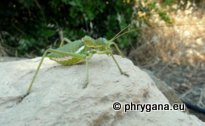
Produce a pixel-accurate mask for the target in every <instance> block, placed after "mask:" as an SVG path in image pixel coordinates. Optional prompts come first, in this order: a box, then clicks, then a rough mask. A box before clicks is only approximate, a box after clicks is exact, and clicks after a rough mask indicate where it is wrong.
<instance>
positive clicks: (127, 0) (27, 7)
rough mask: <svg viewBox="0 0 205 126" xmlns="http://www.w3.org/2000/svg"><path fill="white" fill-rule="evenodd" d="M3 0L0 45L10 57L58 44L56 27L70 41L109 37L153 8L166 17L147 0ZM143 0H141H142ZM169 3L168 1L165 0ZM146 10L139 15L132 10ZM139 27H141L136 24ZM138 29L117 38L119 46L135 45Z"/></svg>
mask: <svg viewBox="0 0 205 126" xmlns="http://www.w3.org/2000/svg"><path fill="white" fill-rule="evenodd" d="M136 1H137V0H106V1H104V0H95V1H93V0H50V1H40V0H9V1H8V0H7V1H6V0H2V1H0V17H1V18H0V27H1V29H0V30H1V31H0V39H1V40H0V46H3V47H4V48H7V49H8V50H9V51H7V53H8V54H9V55H11V56H35V55H42V53H43V52H44V51H45V50H46V49H47V48H49V47H57V46H58V45H59V44H60V42H59V40H58V39H59V34H58V32H59V30H63V33H64V36H65V37H67V38H69V39H70V40H76V39H80V38H82V37H83V36H84V35H89V36H92V37H94V38H98V37H105V38H107V39H111V37H113V36H114V35H115V34H116V33H117V32H119V31H120V30H122V29H123V28H124V27H126V26H127V25H129V24H131V23H132V20H142V21H144V20H145V19H146V20H147V18H149V14H151V12H153V10H155V12H157V13H158V14H159V16H160V17H161V18H162V20H165V21H167V22H170V18H169V16H168V15H167V14H166V12H165V11H162V10H161V9H159V8H158V7H157V6H156V2H152V1H151V2H150V1H149V0H142V1H141V2H139V1H137V2H136ZM143 1H144V2H143ZM165 2H168V3H169V4H170V2H172V1H170V0H166V1H165ZM136 4H137V5H138V8H139V9H140V10H138V12H139V11H140V12H141V13H145V14H146V15H145V16H139V15H138V13H135V11H136V8H134V6H136ZM135 27H137V28H139V27H140V26H135ZM138 36H139V32H133V33H131V34H127V35H126V36H123V37H122V38H120V39H118V44H119V46H120V48H122V49H129V48H130V47H131V46H132V45H133V44H136V42H137V38H138Z"/></svg>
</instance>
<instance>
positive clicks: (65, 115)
mask: <svg viewBox="0 0 205 126" xmlns="http://www.w3.org/2000/svg"><path fill="white" fill-rule="evenodd" d="M116 58H117V61H118V62H119V64H120V66H121V67H122V69H123V70H124V71H125V72H127V73H128V74H129V75H130V77H126V76H123V75H121V74H120V73H119V71H118V69H117V67H116V65H115V64H114V62H113V61H112V58H111V57H108V56H106V55H95V56H94V57H93V58H92V59H91V60H90V61H89V66H90V67H89V84H88V87H87V88H86V89H82V87H83V85H84V82H85V64H81V65H74V66H61V65H58V64H57V63H55V62H53V61H51V60H48V59H45V62H44V63H43V65H42V68H41V70H40V73H39V75H38V77H37V79H36V81H35V83H34V86H33V90H32V93H31V94H30V95H28V96H27V97H26V98H25V99H24V100H23V101H22V102H21V103H19V104H16V101H15V98H16V97H18V96H19V95H22V94H23V93H25V91H26V89H27V87H28V84H29V82H30V80H31V78H32V76H33V74H34V71H35V69H36V66H37V64H38V63H39V60H40V58H35V59H32V60H20V61H14V62H1V63H0V125H1V126H142V125H146V126H204V125H205V123H203V122H202V121H200V120H199V119H198V118H196V117H195V116H193V115H189V114H187V113H185V112H181V111H151V112H139V111H132V112H131V111H129V112H126V113H125V112H123V110H120V111H114V110H113V108H112V105H113V103H114V102H115V101H119V102H120V103H122V105H123V104H125V103H130V102H133V103H168V100H167V99H166V97H165V96H164V95H163V94H162V93H161V92H160V91H159V90H158V89H157V87H156V86H155V84H154V82H153V81H152V80H151V78H150V77H149V76H148V75H147V74H146V73H145V72H143V71H141V70H140V69H139V68H138V67H136V66H134V65H133V63H132V62H131V61H129V60H127V59H125V58H121V57H119V56H116ZM122 108H123V107H122Z"/></svg>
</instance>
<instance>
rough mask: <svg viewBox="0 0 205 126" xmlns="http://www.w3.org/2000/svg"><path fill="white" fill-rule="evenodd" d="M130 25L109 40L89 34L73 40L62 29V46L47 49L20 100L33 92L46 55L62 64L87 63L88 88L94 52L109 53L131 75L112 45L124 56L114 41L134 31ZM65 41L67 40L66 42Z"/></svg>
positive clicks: (118, 66) (120, 70)
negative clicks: (121, 63)
mask: <svg viewBox="0 0 205 126" xmlns="http://www.w3.org/2000/svg"><path fill="white" fill-rule="evenodd" d="M128 28H129V25H128V26H127V27H126V28H124V29H122V30H121V31H120V32H119V33H117V34H116V35H115V36H114V37H113V38H112V39H110V40H107V39H105V38H98V39H93V38H91V37H89V36H84V37H83V38H82V39H80V40H76V41H73V42H71V41H70V40H69V39H67V38H64V37H63V33H62V31H60V32H59V33H60V34H59V35H60V41H61V43H60V47H59V48H57V49H47V50H46V51H45V52H44V54H43V56H42V58H41V60H40V63H39V64H38V67H37V70H36V71H35V73H34V75H33V78H32V80H31V82H30V84H29V87H28V89H27V92H26V93H25V94H24V95H22V96H21V98H20V100H19V102H21V101H22V100H23V99H24V98H25V97H26V96H28V95H29V94H30V93H31V90H32V86H33V84H34V81H35V79H36V77H37V75H38V72H39V70H40V67H41V65H42V63H43V61H44V59H45V57H48V58H50V59H51V60H54V61H56V62H57V63H59V64H61V65H68V66H71V65H76V64H80V63H85V64H86V80H85V84H84V86H83V88H86V87H87V86H88V83H89V75H88V60H89V59H90V58H91V57H92V56H93V55H94V54H107V55H109V56H111V57H112V59H113V60H114V62H115V64H116V66H117V68H118V69H119V72H120V73H121V74H122V75H124V76H127V77H129V75H128V74H127V73H125V72H124V71H123V70H122V69H121V67H120V65H119V64H118V62H117V60H116V59H115V57H114V56H113V50H112V47H115V48H116V50H117V52H118V53H119V54H120V55H121V56H123V54H122V52H121V51H120V49H119V48H118V46H117V44H116V43H115V42H114V40H115V39H117V38H119V37H120V36H123V35H124V34H126V33H129V32H132V31H133V30H128ZM64 42H67V43H66V44H64Z"/></svg>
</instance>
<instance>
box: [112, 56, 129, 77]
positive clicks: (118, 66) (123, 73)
mask: <svg viewBox="0 0 205 126" xmlns="http://www.w3.org/2000/svg"><path fill="white" fill-rule="evenodd" d="M110 55H111V56H112V59H113V60H114V62H115V64H116V65H117V68H118V69H119V71H120V73H121V74H122V75H125V76H127V77H129V75H128V74H127V73H125V72H123V71H122V69H121V67H120V65H119V64H118V63H117V60H116V59H115V57H114V56H113V54H112V53H111V54H110Z"/></svg>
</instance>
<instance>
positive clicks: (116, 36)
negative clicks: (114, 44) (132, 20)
mask: <svg viewBox="0 0 205 126" xmlns="http://www.w3.org/2000/svg"><path fill="white" fill-rule="evenodd" d="M129 26H130V25H128V26H127V27H125V28H123V29H122V30H121V31H120V32H118V33H117V34H116V35H115V36H114V37H113V38H112V39H110V41H113V40H115V39H116V38H118V36H119V35H120V34H121V33H122V32H123V31H125V30H126V29H127V28H128V27H129ZM122 34H123V33H122Z"/></svg>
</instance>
